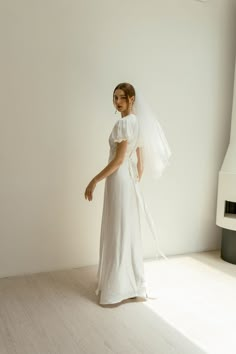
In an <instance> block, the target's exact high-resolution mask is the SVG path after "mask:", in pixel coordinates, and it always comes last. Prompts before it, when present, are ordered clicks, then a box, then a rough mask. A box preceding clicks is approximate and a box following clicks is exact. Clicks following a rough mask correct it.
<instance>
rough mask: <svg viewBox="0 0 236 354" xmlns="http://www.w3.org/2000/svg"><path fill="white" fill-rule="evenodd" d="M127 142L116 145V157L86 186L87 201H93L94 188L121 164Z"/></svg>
mask: <svg viewBox="0 0 236 354" xmlns="http://www.w3.org/2000/svg"><path fill="white" fill-rule="evenodd" d="M127 144H128V142H127V140H123V141H121V142H120V143H117V148H116V155H115V157H114V159H113V160H111V162H109V164H108V165H107V166H106V167H105V168H104V169H103V170H102V171H101V172H100V173H98V174H97V175H96V176H95V177H94V178H93V179H92V180H91V182H90V183H89V184H88V186H87V188H86V190H85V193H84V196H85V199H88V200H89V201H90V200H92V199H93V191H94V189H95V187H96V184H97V183H98V182H100V181H101V180H102V179H104V178H106V177H108V176H110V175H111V174H112V173H113V172H115V171H116V170H117V169H118V168H119V167H120V165H121V164H122V163H123V161H124V158H125V152H126V149H127Z"/></svg>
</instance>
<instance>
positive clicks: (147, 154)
mask: <svg viewBox="0 0 236 354" xmlns="http://www.w3.org/2000/svg"><path fill="white" fill-rule="evenodd" d="M133 108H134V114H135V115H136V116H137V118H138V123H139V138H138V142H137V146H139V147H141V148H142V157H143V165H144V173H143V175H144V176H145V178H148V180H149V181H151V180H153V179H157V178H159V177H161V175H162V174H163V171H164V170H165V168H166V167H167V166H168V165H169V160H170V157H171V155H172V152H171V150H170V147H169V144H168V142H167V139H166V137H165V134H164V132H163V129H162V127H161V125H160V123H159V122H158V120H157V118H156V116H155V114H154V113H153V112H152V110H151V108H150V107H149V105H148V104H147V102H146V100H145V99H144V96H143V95H142V94H141V93H140V92H139V91H138V90H137V89H136V88H135V102H134V107H133ZM138 195H139V201H140V203H141V206H142V209H143V212H144V214H145V216H146V221H147V224H148V226H149V228H150V231H151V234H152V236H153V238H154V240H155V242H156V254H157V258H159V255H160V256H162V257H163V258H164V259H166V260H167V259H168V258H167V257H166V256H165V254H164V252H163V251H162V250H161V248H160V246H159V241H158V236H157V230H156V224H155V222H154V220H153V218H152V216H151V213H150V211H149V208H148V206H147V204H146V202H145V199H144V198H143V196H142V194H140V193H138Z"/></svg>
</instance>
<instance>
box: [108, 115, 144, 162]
mask: <svg viewBox="0 0 236 354" xmlns="http://www.w3.org/2000/svg"><path fill="white" fill-rule="evenodd" d="M138 129H139V126H138V121H137V117H136V116H135V114H133V113H131V114H129V115H127V116H126V117H124V118H120V119H118V120H117V122H116V123H115V125H114V127H113V129H112V131H111V134H110V136H109V145H110V156H109V161H111V160H112V159H113V158H114V157H115V154H116V148H117V143H120V142H121V141H123V140H127V141H128V145H127V150H126V153H125V159H126V158H128V157H131V155H132V154H133V152H135V150H136V147H137V144H138V132H139V131H138Z"/></svg>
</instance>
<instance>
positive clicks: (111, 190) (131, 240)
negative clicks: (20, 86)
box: [96, 114, 147, 304]
mask: <svg viewBox="0 0 236 354" xmlns="http://www.w3.org/2000/svg"><path fill="white" fill-rule="evenodd" d="M122 140H127V141H128V145H127V151H126V155H125V159H124V161H123V163H122V165H121V166H120V167H119V168H118V169H117V170H116V171H115V172H114V173H112V174H111V175H110V176H108V177H107V178H106V181H105V190H104V204H103V214H102V222H101V233H100V251H99V265H98V272H97V281H98V285H97V289H96V294H97V295H99V293H100V300H99V303H100V304H114V303H117V302H120V301H122V300H124V299H127V298H130V297H136V296H138V297H144V298H146V290H147V289H146V283H145V276H144V264H143V253H142V252H143V247H142V239H141V224H140V217H141V216H140V204H139V200H138V193H139V182H138V180H137V168H136V162H135V158H134V156H135V154H136V148H137V146H138V121H137V117H136V116H135V115H134V114H129V115H128V116H126V117H124V118H120V119H118V121H117V122H116V124H115V125H114V127H113V129H112V132H111V134H110V136H109V145H110V155H109V162H110V161H111V160H112V159H113V158H114V156H115V153H116V146H117V142H121V141H122Z"/></svg>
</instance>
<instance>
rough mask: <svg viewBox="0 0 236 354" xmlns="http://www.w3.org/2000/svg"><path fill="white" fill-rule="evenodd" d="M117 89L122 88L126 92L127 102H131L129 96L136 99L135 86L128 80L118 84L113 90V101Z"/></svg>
mask: <svg viewBox="0 0 236 354" xmlns="http://www.w3.org/2000/svg"><path fill="white" fill-rule="evenodd" d="M116 90H122V91H124V93H125V96H126V102H127V103H129V100H128V98H129V97H133V96H134V99H135V89H134V87H133V86H132V85H131V84H129V83H128V82H122V83H121V84H119V85H117V86H116V87H115V89H114V91H113V102H114V94H115V91H116Z"/></svg>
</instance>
